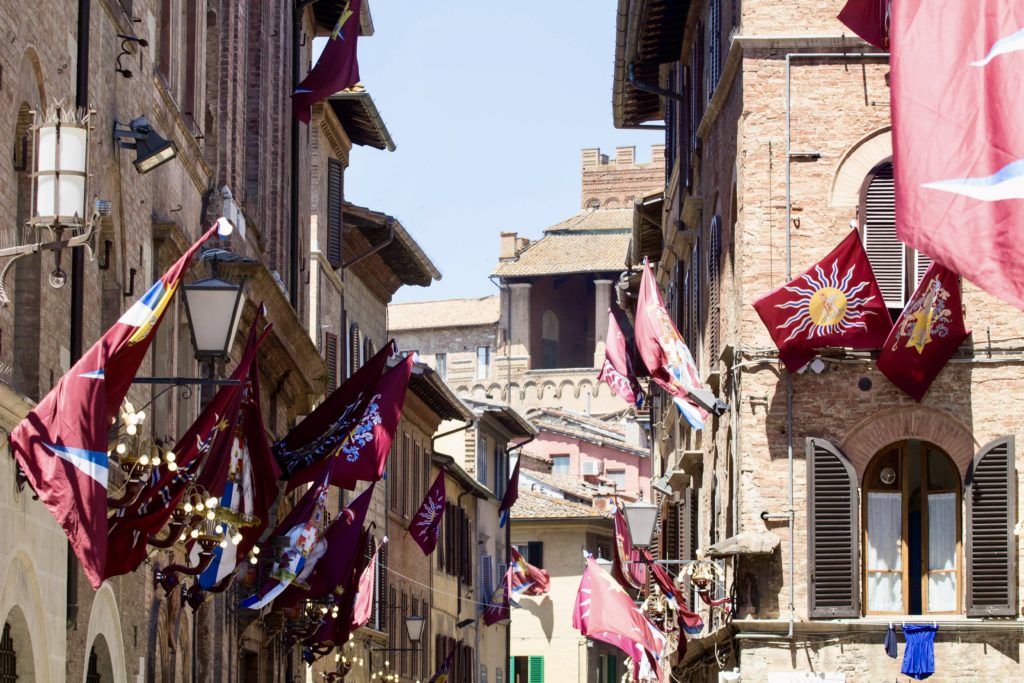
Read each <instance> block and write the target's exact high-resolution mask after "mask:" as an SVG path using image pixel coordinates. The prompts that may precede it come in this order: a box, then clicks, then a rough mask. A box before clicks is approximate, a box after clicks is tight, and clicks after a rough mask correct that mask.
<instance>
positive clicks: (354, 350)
mask: <svg viewBox="0 0 1024 683" xmlns="http://www.w3.org/2000/svg"><path fill="white" fill-rule="evenodd" d="M361 340H362V335H360V333H359V325H358V324H357V323H352V326H351V327H350V328H349V331H348V365H349V373H348V375H349V377H351V376H352V375H354V374H356V370H358V369H359V367H360V366H361V365H362V363H361V362H360V361H359V346H360V344H361V343H362V342H361Z"/></svg>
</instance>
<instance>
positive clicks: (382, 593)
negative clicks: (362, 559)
mask: <svg viewBox="0 0 1024 683" xmlns="http://www.w3.org/2000/svg"><path fill="white" fill-rule="evenodd" d="M376 583H377V586H376V591H377V602H376V605H375V606H374V610H375V612H376V614H375V615H374V626H375V628H376V630H377V631H380V632H381V633H384V632H386V631H387V630H388V610H387V605H388V601H387V596H388V546H387V544H386V543H385V544H384V545H382V546H381V548H380V551H379V552H378V553H377V577H376Z"/></svg>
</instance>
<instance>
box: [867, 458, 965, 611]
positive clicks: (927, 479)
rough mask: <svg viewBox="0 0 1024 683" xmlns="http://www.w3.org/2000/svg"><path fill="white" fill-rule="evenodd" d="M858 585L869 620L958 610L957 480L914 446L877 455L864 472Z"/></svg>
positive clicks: (945, 465) (949, 467) (946, 462)
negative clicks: (860, 578) (861, 574)
mask: <svg viewBox="0 0 1024 683" xmlns="http://www.w3.org/2000/svg"><path fill="white" fill-rule="evenodd" d="M863 489H864V499H863V500H864V509H863V528H864V586H865V611H866V612H867V613H868V614H952V613H957V612H959V610H960V599H959V596H960V593H961V588H962V586H961V580H960V569H959V568H960V564H961V563H960V552H961V541H960V539H961V530H960V516H961V515H960V511H961V509H962V507H961V490H960V474H959V473H958V472H957V469H956V466H955V465H954V464H953V461H952V460H951V459H950V457H949V456H948V455H946V454H945V453H944V452H942V451H941V450H939V449H938V448H937V447H935V446H933V445H931V444H929V443H927V442H924V441H917V440H914V439H912V440H908V441H904V442H902V443H899V444H896V445H894V446H891V447H890V448H888V449H886V450H884V451H882V452H881V453H879V454H878V455H876V456H875V457H874V458H873V459H872V461H871V463H870V464H869V465H868V468H867V470H865V473H864V482H863Z"/></svg>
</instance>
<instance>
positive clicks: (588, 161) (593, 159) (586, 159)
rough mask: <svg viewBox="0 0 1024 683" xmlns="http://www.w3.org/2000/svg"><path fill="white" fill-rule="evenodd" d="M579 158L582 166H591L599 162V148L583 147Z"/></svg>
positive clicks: (585, 167)
mask: <svg viewBox="0 0 1024 683" xmlns="http://www.w3.org/2000/svg"><path fill="white" fill-rule="evenodd" d="M580 158H581V160H582V168H584V169H587V168H593V167H594V166H597V165H598V163H600V159H601V150H600V149H599V148H597V147H594V148H591V149H584V150H583V151H581V152H580Z"/></svg>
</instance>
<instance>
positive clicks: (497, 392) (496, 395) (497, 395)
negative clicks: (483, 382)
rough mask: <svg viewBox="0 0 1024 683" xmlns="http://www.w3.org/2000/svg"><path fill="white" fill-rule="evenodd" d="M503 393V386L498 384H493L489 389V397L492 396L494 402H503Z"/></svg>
mask: <svg viewBox="0 0 1024 683" xmlns="http://www.w3.org/2000/svg"><path fill="white" fill-rule="evenodd" d="M503 393H504V392H502V388H501V385H500V384H498V383H497V382H493V383H491V384H490V385H489V386H488V387H487V395H488V396H490V397H491V400H493V401H500V400H502V399H503V398H504V397H503V396H502V394H503Z"/></svg>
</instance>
